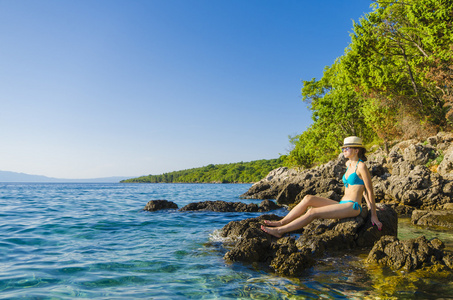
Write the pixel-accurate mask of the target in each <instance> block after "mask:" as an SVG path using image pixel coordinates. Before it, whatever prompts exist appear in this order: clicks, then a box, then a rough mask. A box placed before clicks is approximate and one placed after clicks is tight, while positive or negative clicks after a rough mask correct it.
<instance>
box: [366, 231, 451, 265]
mask: <svg viewBox="0 0 453 300" xmlns="http://www.w3.org/2000/svg"><path fill="white" fill-rule="evenodd" d="M444 247H445V246H444V244H443V242H442V241H441V240H439V239H437V238H435V239H433V240H431V241H428V240H427V239H426V238H425V237H424V236H421V237H418V238H416V239H410V240H403V241H400V240H398V238H397V237H395V236H384V237H382V238H381V239H380V240H379V241H378V242H377V243H376V244H375V245H374V247H373V249H372V250H371V251H370V253H369V254H368V258H367V260H366V262H367V263H377V264H380V265H384V266H387V267H390V268H392V269H394V270H399V269H403V270H406V271H412V270H416V269H420V268H423V267H428V266H432V265H442V266H445V267H446V268H449V269H451V267H452V256H451V255H449V254H446V253H445V252H444V251H443V250H442V249H443V248H444Z"/></svg>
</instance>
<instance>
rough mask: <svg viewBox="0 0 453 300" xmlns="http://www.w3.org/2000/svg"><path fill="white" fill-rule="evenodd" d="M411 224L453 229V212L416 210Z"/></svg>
mask: <svg viewBox="0 0 453 300" xmlns="http://www.w3.org/2000/svg"><path fill="white" fill-rule="evenodd" d="M411 222H412V224H414V225H424V226H441V227H446V228H453V210H438V211H428V210H415V211H414V212H413V213H412V217H411Z"/></svg>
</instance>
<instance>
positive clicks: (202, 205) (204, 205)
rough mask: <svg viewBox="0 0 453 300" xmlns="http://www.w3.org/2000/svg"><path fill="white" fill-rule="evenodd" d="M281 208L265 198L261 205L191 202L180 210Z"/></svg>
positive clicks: (216, 210) (258, 210) (245, 210)
mask: <svg viewBox="0 0 453 300" xmlns="http://www.w3.org/2000/svg"><path fill="white" fill-rule="evenodd" d="M279 208H281V206H279V205H277V204H275V203H274V202H273V201H270V200H264V201H262V202H261V203H260V204H259V205H257V204H255V203H250V204H246V203H242V202H227V201H203V202H195V203H190V204H188V205H186V206H184V207H183V208H181V209H180V211H196V210H203V211H215V212H267V211H270V210H275V209H279Z"/></svg>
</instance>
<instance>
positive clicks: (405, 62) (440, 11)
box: [288, 0, 453, 167]
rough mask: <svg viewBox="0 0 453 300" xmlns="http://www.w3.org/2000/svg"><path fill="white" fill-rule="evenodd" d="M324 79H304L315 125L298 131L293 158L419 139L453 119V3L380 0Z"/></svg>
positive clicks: (308, 160)
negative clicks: (353, 143)
mask: <svg viewBox="0 0 453 300" xmlns="http://www.w3.org/2000/svg"><path fill="white" fill-rule="evenodd" d="M371 8H372V12H370V13H368V14H366V15H365V16H364V17H362V18H361V19H360V20H359V22H357V23H356V22H354V24H353V32H352V34H351V43H350V45H349V46H348V47H347V48H346V50H345V53H344V55H343V56H341V57H339V58H338V59H337V60H336V61H335V62H334V63H333V65H332V66H327V67H326V68H325V70H324V73H323V77H322V78H321V79H320V80H316V79H312V80H311V81H303V88H302V98H303V101H305V102H307V103H308V105H309V109H310V110H311V111H312V113H313V124H312V125H311V126H310V127H309V128H308V129H307V130H306V131H305V132H303V133H302V134H300V135H298V136H296V137H292V138H291V142H292V143H293V145H294V148H293V150H292V151H291V152H290V154H289V155H288V162H289V163H291V164H294V165H298V166H303V167H310V166H312V165H313V164H317V163H322V162H326V161H328V160H329V159H331V158H332V157H335V156H336V155H338V154H339V146H340V145H341V144H342V141H343V139H344V137H346V136H350V135H357V136H360V137H362V139H363V140H364V142H365V144H367V143H371V142H373V141H375V140H378V141H380V142H383V143H384V144H386V143H388V141H391V140H393V139H397V138H417V137H420V138H421V137H423V136H424V135H428V134H432V133H435V132H436V131H439V130H445V129H449V128H451V124H452V121H453V109H451V107H452V105H453V89H452V83H453V54H452V50H453V34H452V32H453V31H452V29H453V28H452V27H453V1H451V0H404V1H400V0H397V1H375V3H373V5H372V6H371Z"/></svg>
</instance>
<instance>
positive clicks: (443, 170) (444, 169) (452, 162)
mask: <svg viewBox="0 0 453 300" xmlns="http://www.w3.org/2000/svg"><path fill="white" fill-rule="evenodd" d="M443 155H444V158H443V160H442V162H441V163H440V164H439V167H438V168H437V172H439V174H440V175H442V176H443V177H445V178H447V179H453V146H450V147H448V148H447V149H446V150H445V151H444V153H443Z"/></svg>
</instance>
